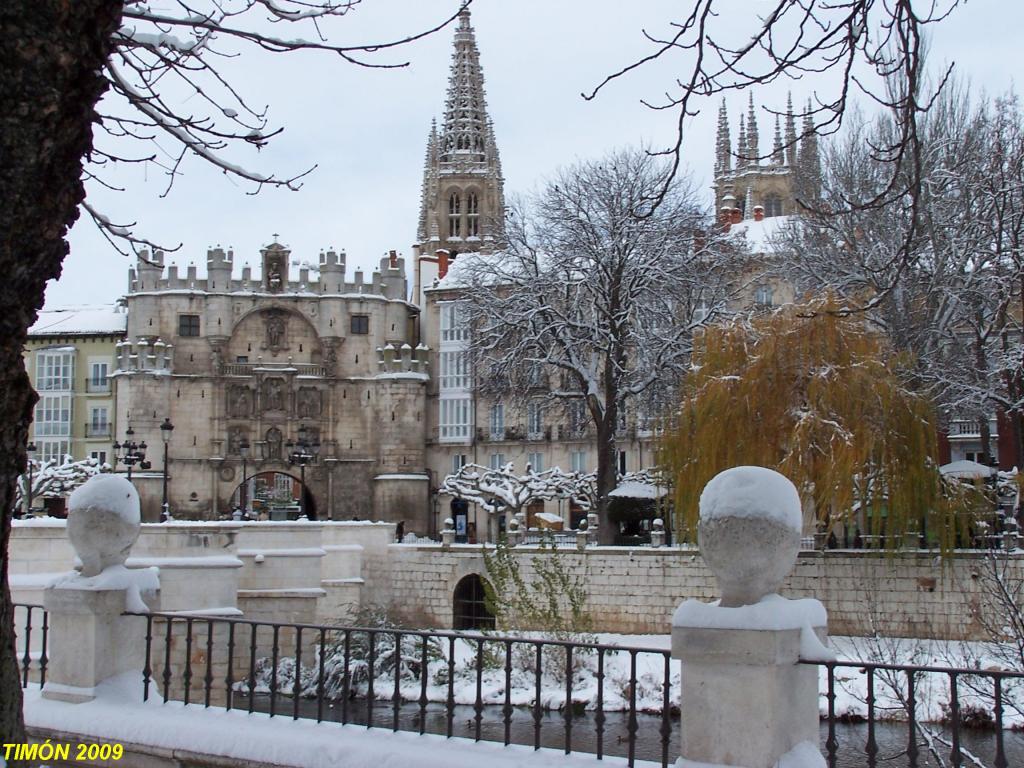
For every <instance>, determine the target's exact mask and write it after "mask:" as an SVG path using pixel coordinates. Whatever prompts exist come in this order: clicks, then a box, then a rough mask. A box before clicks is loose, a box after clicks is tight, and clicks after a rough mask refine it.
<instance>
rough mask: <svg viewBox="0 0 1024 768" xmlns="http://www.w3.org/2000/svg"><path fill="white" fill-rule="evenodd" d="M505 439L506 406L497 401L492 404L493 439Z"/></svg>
mask: <svg viewBox="0 0 1024 768" xmlns="http://www.w3.org/2000/svg"><path fill="white" fill-rule="evenodd" d="M504 439H505V406H504V404H502V403H495V404H494V405H492V406H491V440H504Z"/></svg>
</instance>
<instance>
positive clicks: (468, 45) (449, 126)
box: [441, 10, 488, 162]
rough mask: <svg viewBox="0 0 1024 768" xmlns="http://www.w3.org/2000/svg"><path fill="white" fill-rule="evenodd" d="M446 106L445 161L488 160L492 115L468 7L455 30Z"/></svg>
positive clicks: (443, 130)
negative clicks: (488, 115) (488, 107)
mask: <svg viewBox="0 0 1024 768" xmlns="http://www.w3.org/2000/svg"><path fill="white" fill-rule="evenodd" d="M444 108H445V114H444V124H443V127H442V129H441V162H455V161H456V160H468V161H471V162H485V161H486V160H487V159H488V158H487V143H488V142H487V133H488V131H487V121H488V118H487V101H486V98H485V96H484V74H483V70H482V69H481V68H480V52H479V51H478V50H477V47H476V36H475V35H474V33H473V27H471V26H470V25H469V11H468V10H464V11H462V13H460V14H459V26H458V28H457V29H456V30H455V50H454V51H453V52H452V68H451V74H449V76H448V95H447V98H446V99H445V106H444Z"/></svg>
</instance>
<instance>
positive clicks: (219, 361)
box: [210, 346, 224, 376]
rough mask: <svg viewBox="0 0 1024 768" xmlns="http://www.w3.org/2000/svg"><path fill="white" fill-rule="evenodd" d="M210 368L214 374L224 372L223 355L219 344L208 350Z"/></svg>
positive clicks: (218, 374)
mask: <svg viewBox="0 0 1024 768" xmlns="http://www.w3.org/2000/svg"><path fill="white" fill-rule="evenodd" d="M210 368H211V369H212V370H213V375H214V376H220V375H221V374H222V373H224V355H223V354H222V350H221V348H220V346H215V347H214V348H213V350H212V351H211V352H210Z"/></svg>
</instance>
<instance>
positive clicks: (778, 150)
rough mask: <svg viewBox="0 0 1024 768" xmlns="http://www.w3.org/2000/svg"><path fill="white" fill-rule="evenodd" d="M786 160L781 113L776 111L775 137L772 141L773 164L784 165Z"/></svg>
mask: <svg viewBox="0 0 1024 768" xmlns="http://www.w3.org/2000/svg"><path fill="white" fill-rule="evenodd" d="M784 162H785V160H784V156H783V152H782V131H781V130H780V129H779V115H778V113H777V112H776V113H775V139H774V141H773V143H772V165H782V164H783V163H784Z"/></svg>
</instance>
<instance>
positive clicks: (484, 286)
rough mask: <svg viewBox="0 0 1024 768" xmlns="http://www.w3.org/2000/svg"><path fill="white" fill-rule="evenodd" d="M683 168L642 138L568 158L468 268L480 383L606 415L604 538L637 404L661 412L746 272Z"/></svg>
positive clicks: (601, 484)
mask: <svg viewBox="0 0 1024 768" xmlns="http://www.w3.org/2000/svg"><path fill="white" fill-rule="evenodd" d="M670 174H671V169H670V168H669V167H668V166H667V164H664V163H662V162H661V161H660V160H658V159H656V158H654V157H652V156H651V155H650V154H649V153H647V152H645V151H643V150H628V151H620V152H617V153H615V154H612V155H609V156H608V157H605V158H603V159H601V160H599V161H594V162H585V163H582V164H579V165H577V166H575V167H572V168H569V169H568V170H565V171H563V172H561V173H560V174H558V175H557V176H556V177H555V178H554V179H553V180H552V181H551V182H550V183H549V184H548V185H547V186H546V188H545V189H544V190H543V191H542V192H541V193H540V194H539V195H537V196H536V197H535V198H534V199H533V200H531V201H530V202H529V203H528V204H524V205H521V206H520V207H518V208H514V209H513V210H512V211H511V213H510V214H509V216H508V220H507V222H506V228H505V239H506V242H507V247H506V250H505V251H503V252H502V253H500V254H498V255H497V256H494V257H488V256H483V257H478V258H473V259H471V260H468V261H467V262H466V263H464V264H463V265H461V266H460V268H459V269H460V273H461V278H460V279H462V280H463V281H464V283H463V284H464V285H465V287H466V291H465V293H464V297H465V307H466V310H465V311H466V313H467V323H468V325H469V327H471V328H472V340H471V343H470V353H469V354H470V356H471V359H472V361H473V364H474V371H475V374H476V377H477V383H478V386H479V387H480V389H481V391H483V392H484V393H486V394H489V395H491V396H493V397H502V398H513V399H516V400H518V401H519V404H520V405H522V404H523V401H530V402H532V403H534V404H535V405H536V404H538V403H548V404H552V405H557V406H558V407H560V408H562V409H565V410H567V411H572V410H573V409H577V411H578V412H580V413H581V418H583V419H589V421H590V422H591V423H592V424H593V425H594V427H595V431H596V436H597V454H598V455H597V497H598V512H599V514H600V515H601V519H600V526H601V527H600V530H601V537H602V540H603V542H604V543H608V542H610V540H611V537H612V536H613V535H614V534H613V531H612V530H611V527H610V526H609V525H607V519H606V516H605V507H606V504H605V499H606V497H607V494H608V493H609V492H610V491H611V490H613V489H614V488H615V481H616V469H617V462H616V442H615V441H616V433H617V431H618V430H619V429H620V428H621V426H622V424H623V423H624V420H625V414H626V410H627V408H628V407H629V404H633V408H634V409H636V408H639V407H641V405H643V407H646V409H647V414H646V415H648V416H652V415H656V414H658V412H659V411H660V410H661V406H663V405H664V404H666V403H667V402H668V394H669V393H671V392H673V391H674V389H675V387H676V386H677V385H678V382H679V380H680V377H681V376H682V374H683V372H684V371H685V370H686V368H687V366H688V365H689V362H690V350H691V347H692V339H693V333H694V331H695V330H696V329H698V328H700V327H701V326H702V325H703V324H705V323H707V322H709V321H713V320H714V319H715V318H716V317H718V316H720V315H721V314H722V313H723V312H724V311H725V308H726V306H727V303H728V300H729V298H730V296H731V295H732V293H731V292H732V291H734V290H735V287H736V284H737V282H738V281H737V272H738V267H737V263H738V259H737V258H732V257H730V252H729V249H728V248H726V247H725V244H724V243H722V242H721V241H717V240H709V237H710V236H709V235H708V234H707V233H706V232H705V231H704V229H703V228H704V226H705V224H706V221H705V218H704V215H703V213H702V211H701V208H700V207H699V206H698V204H697V202H696V199H697V198H696V195H695V193H694V191H693V190H692V188H691V187H690V186H689V185H688V184H687V183H685V182H683V181H681V180H679V179H676V180H671V179H670ZM666 190H667V191H666ZM663 193H664V194H663ZM659 197H660V205H658V206H657V208H655V207H654V204H655V202H656V201H657V200H658V199H659ZM720 245H721V246H722V247H718V246H720ZM734 255H736V256H737V257H738V252H735V254H734ZM538 373H539V374H540V376H539V377H538V376H537V375H536V374H538ZM545 380H546V382H545ZM545 383H546V385H545ZM538 384H541V385H543V386H538ZM641 401H645V402H644V403H642V402H641ZM634 415H635V414H634Z"/></svg>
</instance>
